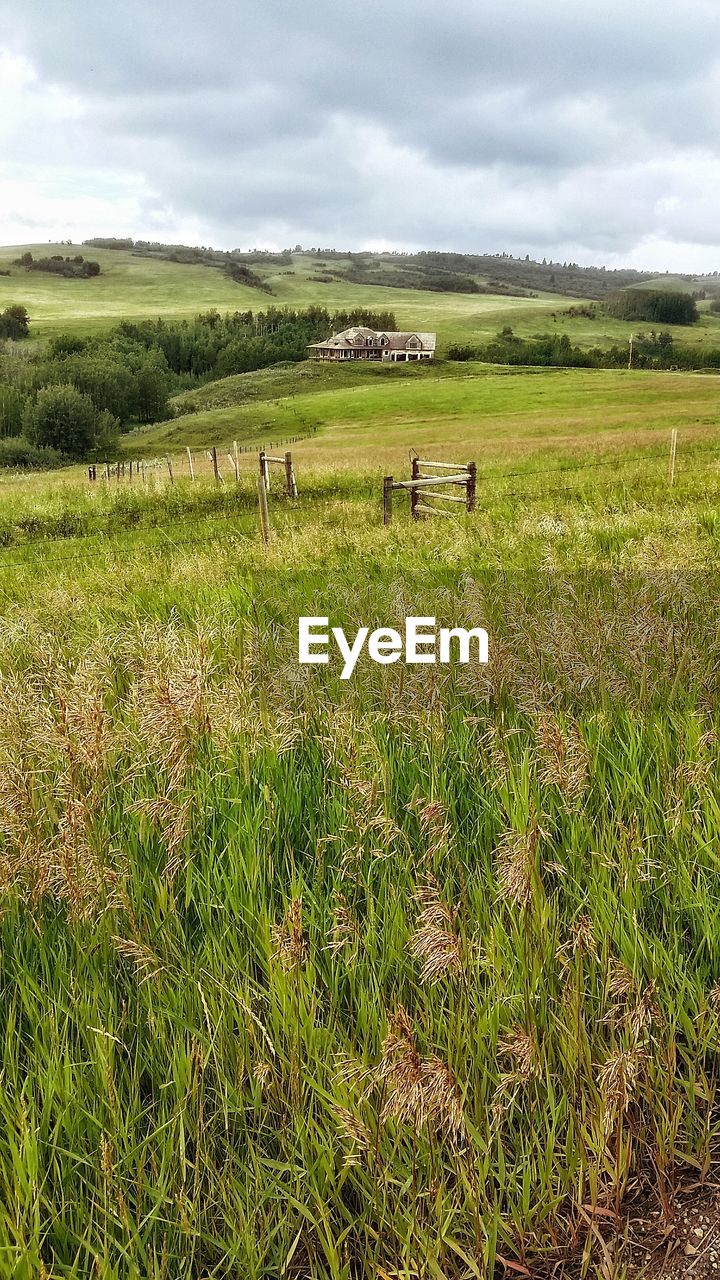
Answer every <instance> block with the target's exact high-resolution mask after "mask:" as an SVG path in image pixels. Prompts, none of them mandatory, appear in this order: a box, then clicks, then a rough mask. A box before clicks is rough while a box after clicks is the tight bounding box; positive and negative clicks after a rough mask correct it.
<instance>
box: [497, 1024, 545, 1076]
mask: <svg viewBox="0 0 720 1280" xmlns="http://www.w3.org/2000/svg"><path fill="white" fill-rule="evenodd" d="M498 1053H499V1054H500V1055H503V1056H505V1057H509V1058H511V1059H512V1062H513V1072H512V1079H513V1080H518V1081H524V1080H530V1079H532V1077H533V1076H536V1075H537V1074H538V1071H539V1067H540V1058H539V1051H538V1043H537V1039H536V1037H535V1034H534V1032H532V1031H526V1030H525V1029H524V1028H523V1027H519V1026H518V1027H513V1028H512V1030H511V1031H509V1032H508V1034H507V1035H506V1036H503V1038H502V1039H501V1040H500V1041H498Z"/></svg>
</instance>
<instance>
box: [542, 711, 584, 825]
mask: <svg viewBox="0 0 720 1280" xmlns="http://www.w3.org/2000/svg"><path fill="white" fill-rule="evenodd" d="M537 734H538V761H539V766H540V781H541V783H542V784H543V785H544V786H556V787H557V788H558V789H559V790H560V791H561V793H562V795H563V796H564V798H565V799H566V800H567V802H568V803H569V804H577V802H578V801H579V800H580V799H581V797H582V795H583V793H584V791H585V789H586V787H587V781H588V772H589V770H588V755H587V747H586V746H585V743H584V742H583V739H582V737H581V736H580V733H579V731H578V730H577V729H576V728H575V726H574V725H573V726H570V727H569V728H563V727H562V726H561V725H560V724H559V723H558V721H557V720H556V718H555V716H553V715H551V714H550V713H547V712H546V713H544V714H543V715H541V716H540V717H539V719H538V724H537Z"/></svg>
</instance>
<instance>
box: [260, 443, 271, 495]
mask: <svg viewBox="0 0 720 1280" xmlns="http://www.w3.org/2000/svg"><path fill="white" fill-rule="evenodd" d="M258 461H259V463H260V475H261V476H262V478H263V483H264V485H265V491H266V493H269V492H270V464H269V462H268V460H267V454H266V452H265V449H261V450H260V454H259V458H258Z"/></svg>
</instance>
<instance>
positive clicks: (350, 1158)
mask: <svg viewBox="0 0 720 1280" xmlns="http://www.w3.org/2000/svg"><path fill="white" fill-rule="evenodd" d="M333 1114H334V1115H335V1118H336V1119H337V1122H338V1125H339V1126H340V1129H341V1131H342V1135H343V1137H344V1139H345V1140H346V1141H347V1142H348V1143H349V1144H350V1150H349V1151H348V1153H347V1155H346V1157H345V1164H346V1165H348V1166H349V1165H354V1164H355V1165H356V1164H362V1163H364V1160H365V1159H366V1157H367V1155H368V1152H370V1151H372V1147H373V1137H372V1134H371V1133H370V1130H369V1129H368V1128H367V1125H365V1124H363V1122H362V1120H361V1119H360V1117H359V1116H356V1115H355V1113H354V1112H353V1111H349V1110H348V1108H347V1107H340V1106H335V1107H333Z"/></svg>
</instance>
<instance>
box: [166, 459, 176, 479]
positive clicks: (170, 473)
mask: <svg viewBox="0 0 720 1280" xmlns="http://www.w3.org/2000/svg"><path fill="white" fill-rule="evenodd" d="M165 461H166V463H167V469H168V475H169V476H170V483H171V484H174V483H175V477H174V476H173V469H172V462H171V461H170V458H169V457H167V458H166V459H165Z"/></svg>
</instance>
